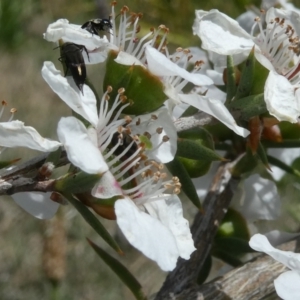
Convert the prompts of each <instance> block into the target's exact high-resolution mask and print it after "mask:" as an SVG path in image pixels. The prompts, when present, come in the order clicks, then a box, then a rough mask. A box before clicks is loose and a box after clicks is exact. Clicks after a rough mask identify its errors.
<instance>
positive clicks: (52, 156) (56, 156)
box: [45, 147, 62, 166]
mask: <svg viewBox="0 0 300 300" xmlns="http://www.w3.org/2000/svg"><path fill="white" fill-rule="evenodd" d="M61 153H62V147H59V148H58V149H57V150H56V151H53V152H50V153H49V155H48V156H47V158H46V161H45V163H47V162H51V163H53V165H54V166H57V164H58V162H59V160H60V157H61Z"/></svg>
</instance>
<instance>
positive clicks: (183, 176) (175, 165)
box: [166, 157, 201, 209]
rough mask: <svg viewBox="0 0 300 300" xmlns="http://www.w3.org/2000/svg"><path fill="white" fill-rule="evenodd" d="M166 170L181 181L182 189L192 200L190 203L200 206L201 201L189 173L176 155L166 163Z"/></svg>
mask: <svg viewBox="0 0 300 300" xmlns="http://www.w3.org/2000/svg"><path fill="white" fill-rule="evenodd" d="M166 166H167V168H168V170H169V171H170V172H171V173H172V174H173V175H174V176H177V177H178V178H179V180H180V183H181V189H182V191H183V192H184V193H185V194H186V195H187V196H188V198H189V199H190V200H191V201H192V203H193V204H194V205H195V206H196V207H197V208H198V209H200V208H201V203H200V200H199V197H198V194H197V191H196V188H195V185H194V184H193V182H192V180H191V178H190V176H189V174H188V173H187V171H186V169H185V168H184V166H183V164H182V163H181V162H180V160H179V159H178V158H177V157H174V159H173V160H172V161H171V162H169V163H167V164H166Z"/></svg>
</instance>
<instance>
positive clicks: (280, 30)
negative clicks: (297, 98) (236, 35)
mask: <svg viewBox="0 0 300 300" xmlns="http://www.w3.org/2000/svg"><path fill="white" fill-rule="evenodd" d="M262 14H265V12H264V11H262ZM255 21H256V24H257V25H258V27H259V31H260V33H259V35H258V36H257V37H256V38H255V43H256V44H257V45H258V46H259V48H260V50H261V52H262V54H263V55H264V56H265V57H266V58H267V59H268V60H269V61H270V62H271V63H272V65H273V67H274V69H275V70H276V71H277V73H279V74H281V75H283V76H285V77H286V78H288V79H289V80H290V81H292V82H298V81H299V59H298V56H299V54H300V42H299V37H298V36H297V35H296V34H295V29H294V28H293V27H292V26H291V25H290V24H288V22H287V21H286V20H285V19H283V18H282V19H281V18H279V17H276V18H274V19H272V20H270V21H269V22H268V23H267V26H266V28H265V29H264V28H263V25H262V21H261V18H259V17H257V18H256V19H255ZM254 27H255V25H254V26H253V28H252V32H253V30H254Z"/></svg>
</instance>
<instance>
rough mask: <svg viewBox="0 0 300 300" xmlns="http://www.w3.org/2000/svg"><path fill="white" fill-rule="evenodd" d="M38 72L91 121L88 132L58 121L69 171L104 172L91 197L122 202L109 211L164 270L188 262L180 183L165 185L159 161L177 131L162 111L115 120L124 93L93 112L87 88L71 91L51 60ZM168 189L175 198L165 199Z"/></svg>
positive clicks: (169, 151) (172, 147)
mask: <svg viewBox="0 0 300 300" xmlns="http://www.w3.org/2000/svg"><path fill="white" fill-rule="evenodd" d="M42 74H43V77H44V78H45V80H46V81H47V83H48V84H49V85H50V87H51V88H52V89H53V90H54V91H55V92H56V93H57V94H58V95H59V96H60V97H61V98H62V99H63V100H64V101H65V102H66V103H67V104H69V105H70V106H71V107H72V108H73V109H74V110H76V112H77V113H79V114H81V115H82V116H84V117H85V118H86V119H87V120H88V121H89V122H90V123H91V126H90V127H89V128H86V127H85V126H84V125H83V123H82V122H81V121H79V120H78V119H76V118H75V117H67V118H62V119H61V120H60V121H59V124H58V129H57V132H58V137H59V140H60V141H61V142H62V143H63V145H64V147H65V149H66V151H67V155H68V158H69V160H70V161H71V162H72V163H73V164H74V165H75V166H77V167H79V168H80V169H82V170H83V171H85V172H87V173H92V174H93V173H101V174H102V177H101V179H100V181H99V182H98V183H97V184H96V185H95V187H94V188H93V190H92V195H93V196H95V197H97V198H100V199H105V198H111V197H113V196H120V197H121V198H123V199H121V200H117V201H116V203H115V212H116V216H117V223H118V225H119V226H120V228H121V230H122V231H123V233H124V235H125V236H126V237H127V239H128V240H129V242H130V243H131V244H132V245H133V246H135V247H136V248H138V249H139V250H140V251H142V252H143V253H144V254H145V255H146V256H147V257H149V258H151V259H153V260H155V261H156V262H157V263H158V264H159V266H160V267H161V268H162V269H163V270H166V271H169V270H172V269H173V268H174V267H175V266H176V261H177V258H178V257H179V256H181V257H183V258H185V259H188V258H189V257H190V254H191V253H192V252H193V251H194V250H195V248H194V246H193V240H192V238H191V233H190V230H189V226H188V222H187V221H186V220H185V219H184V218H183V216H182V208H181V204H180V200H179V198H178V197H177V196H176V195H175V194H176V193H178V192H179V190H180V183H179V182H178V179H177V178H173V179H171V180H168V179H167V178H166V173H165V172H163V168H164V167H163V165H162V164H161V163H160V162H168V161H170V160H172V159H173V157H174V155H175V153H176V145H177V143H176V141H177V134H176V129H175V127H174V125H173V122H172V119H171V118H170V115H169V114H168V112H167V109H166V108H160V109H159V110H158V111H156V112H153V113H151V114H147V115H143V116H137V117H135V118H134V119H131V118H130V117H129V116H126V117H125V118H120V115H121V113H122V111H123V109H124V108H126V107H127V106H128V105H129V103H127V104H126V102H125V103H123V98H124V99H125V97H123V92H124V91H120V92H119V94H118V96H117V98H116V99H115V100H109V97H108V95H109V94H108V92H106V93H105V94H104V96H103V98H102V100H101V104H100V110H99V115H97V113H96V112H97V109H96V99H95V96H94V94H93V93H92V91H91V90H90V89H89V87H88V86H84V95H82V93H75V94H73V92H72V90H73V89H74V86H72V85H70V84H69V82H68V80H66V79H65V78H64V77H62V76H61V75H60V72H58V71H57V70H56V69H55V68H54V66H53V64H52V63H49V62H46V63H45V64H44V67H43V69H42ZM110 101H113V102H112V104H111V106H109V102H110ZM154 159H155V161H154ZM167 190H169V191H170V192H171V193H174V194H173V195H170V194H166V193H165V192H166V191H167ZM162 236H163V240H164V242H162V241H161V237H162ZM158 237H159V238H158Z"/></svg>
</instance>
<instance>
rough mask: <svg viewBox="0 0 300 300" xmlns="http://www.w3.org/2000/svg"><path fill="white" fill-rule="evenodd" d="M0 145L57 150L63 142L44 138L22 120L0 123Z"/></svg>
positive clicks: (46, 150)
mask: <svg viewBox="0 0 300 300" xmlns="http://www.w3.org/2000/svg"><path fill="white" fill-rule="evenodd" d="M0 145H1V146H3V147H10V148H12V147H27V148H30V149H34V150H38V151H43V152H48V151H55V150H56V149H58V147H60V146H61V143H59V142H56V141H51V140H48V139H45V138H43V137H42V136H40V134H39V133H38V132H37V131H36V130H35V129H34V128H33V127H30V126H25V125H24V123H23V122H21V121H17V120H16V121H11V122H2V123H0Z"/></svg>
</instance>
